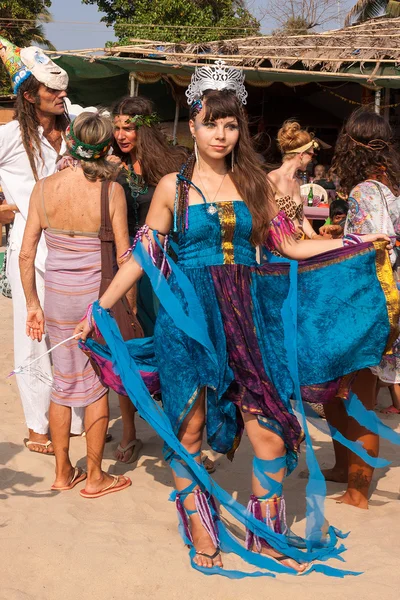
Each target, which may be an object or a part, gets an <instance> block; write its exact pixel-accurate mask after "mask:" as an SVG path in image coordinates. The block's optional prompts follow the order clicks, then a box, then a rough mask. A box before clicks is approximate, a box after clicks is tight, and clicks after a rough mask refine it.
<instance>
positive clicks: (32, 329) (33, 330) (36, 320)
mask: <svg viewBox="0 0 400 600" xmlns="http://www.w3.org/2000/svg"><path fill="white" fill-rule="evenodd" d="M27 312H28V314H27V317H26V335H27V336H28V337H30V338H31V340H37V341H38V342H41V341H42V337H43V334H44V314H43V310H42V309H41V307H40V306H38V307H34V308H28V309H27Z"/></svg>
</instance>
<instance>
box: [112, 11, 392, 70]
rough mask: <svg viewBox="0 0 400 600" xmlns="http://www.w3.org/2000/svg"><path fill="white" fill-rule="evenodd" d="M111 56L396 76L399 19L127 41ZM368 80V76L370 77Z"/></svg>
mask: <svg viewBox="0 0 400 600" xmlns="http://www.w3.org/2000/svg"><path fill="white" fill-rule="evenodd" d="M106 54H107V55H108V56H110V57H111V56H112V57H126V58H128V57H129V58H132V59H149V58H151V59H155V60H157V62H158V61H166V63H168V64H173V65H176V67H177V68H178V67H184V66H192V65H198V64H205V63H209V62H210V61H212V60H216V59H218V58H222V59H224V60H225V61H226V62H227V63H228V64H230V65H233V66H237V67H242V68H244V69H245V70H247V69H251V70H254V69H255V70H257V71H259V72H263V71H269V72H271V71H273V70H279V71H280V70H282V69H287V70H289V71H291V72H293V71H302V72H303V73H304V71H309V72H319V73H321V72H326V73H339V72H340V71H342V72H343V71H346V70H347V69H348V68H350V67H357V70H358V69H359V71H358V72H359V73H361V74H362V73H363V70H364V67H366V66H368V67H369V69H368V70H369V72H371V71H370V68H371V63H372V64H373V68H374V70H376V71H378V70H379V68H380V67H393V69H394V71H393V74H394V76H395V77H396V78H397V77H400V18H395V19H387V18H380V19H375V20H373V21H368V22H367V23H364V24H361V25H354V26H351V27H346V28H344V29H338V30H334V31H328V32H325V33H319V34H317V33H316V34H309V35H283V34H274V35H267V36H261V37H246V38H240V39H232V40H220V41H215V42H208V43H203V44H173V43H165V42H162V41H159V42H154V41H149V40H132V43H131V45H127V46H115V47H113V48H107V49H106ZM372 79H373V77H372Z"/></svg>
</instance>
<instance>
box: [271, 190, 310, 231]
mask: <svg viewBox="0 0 400 600" xmlns="http://www.w3.org/2000/svg"><path fill="white" fill-rule="evenodd" d="M275 201H276V204H277V206H278V208H279V210H283V212H285V213H286V216H287V217H289V219H291V220H292V221H295V220H297V221H298V222H299V225H300V227H302V225H303V221H304V209H303V205H302V204H296V202H295V201H294V200H293V198H291V197H290V196H282V197H281V198H279V197H278V196H275Z"/></svg>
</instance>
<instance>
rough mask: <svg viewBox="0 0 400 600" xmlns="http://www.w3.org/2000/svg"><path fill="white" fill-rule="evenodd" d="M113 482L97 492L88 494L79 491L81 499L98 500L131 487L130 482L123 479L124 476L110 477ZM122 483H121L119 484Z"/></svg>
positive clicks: (125, 478)
mask: <svg viewBox="0 0 400 600" xmlns="http://www.w3.org/2000/svg"><path fill="white" fill-rule="evenodd" d="M111 477H112V478H113V481H112V482H111V483H110V485H108V486H107V487H105V488H103V489H102V490H100V491H99V492H93V493H89V492H86V490H81V491H80V492H79V493H80V495H81V496H82V498H100V497H101V496H106V495H107V494H112V493H113V492H120V491H122V490H124V489H125V488H127V487H129V486H130V485H132V481H131V480H130V479H129V477H125V476H124V475H111ZM121 481H122V483H120V482H121Z"/></svg>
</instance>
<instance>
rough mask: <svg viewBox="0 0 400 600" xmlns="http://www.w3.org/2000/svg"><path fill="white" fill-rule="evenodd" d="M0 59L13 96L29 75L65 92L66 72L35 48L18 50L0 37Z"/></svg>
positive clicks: (66, 83)
mask: <svg viewBox="0 0 400 600" xmlns="http://www.w3.org/2000/svg"><path fill="white" fill-rule="evenodd" d="M0 57H1V60H2V61H3V63H4V65H5V67H6V69H7V71H8V73H9V75H10V77H11V82H12V86H13V90H14V94H16V93H17V92H18V88H19V86H20V85H21V83H22V82H24V81H25V80H26V79H28V77H30V76H31V75H33V76H34V77H35V78H36V79H37V80H38V81H40V83H43V84H44V85H45V86H47V87H48V88H52V89H54V90H66V89H67V87H68V74H67V72H66V71H64V69H62V68H61V67H59V66H58V65H56V63H55V62H53V61H52V60H51V58H49V57H48V56H47V55H46V54H45V53H44V52H43V50H41V49H40V48H38V47H37V46H28V47H27V48H18V47H17V46H15V45H14V44H12V43H11V42H9V41H8V40H6V39H5V38H3V37H1V36H0Z"/></svg>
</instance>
